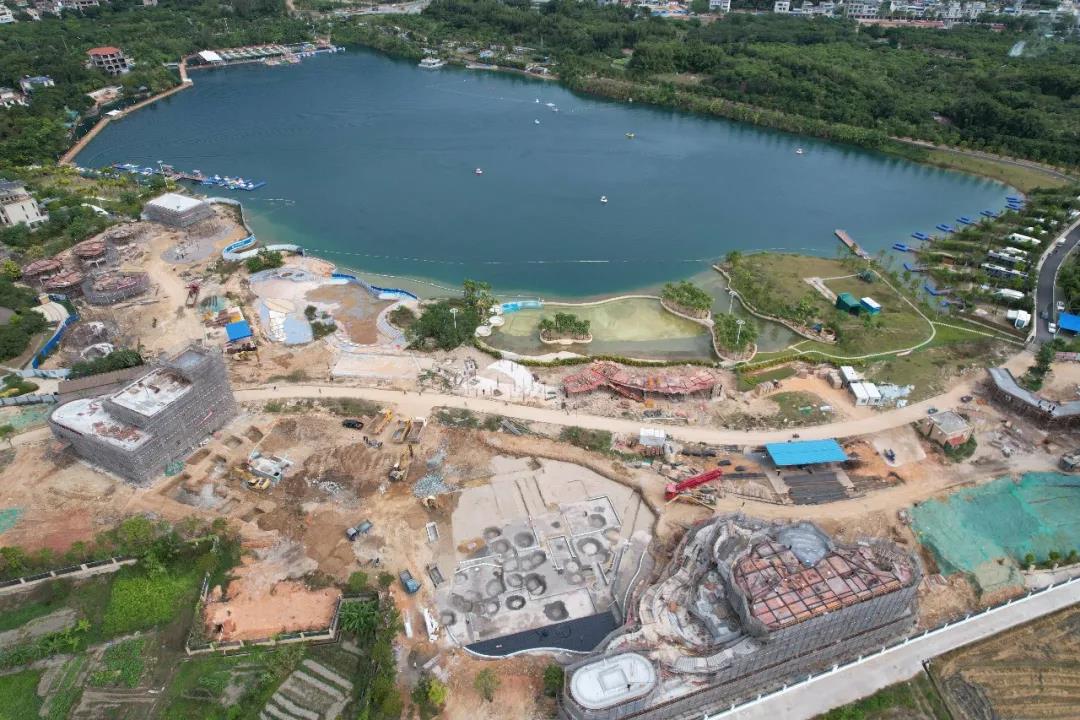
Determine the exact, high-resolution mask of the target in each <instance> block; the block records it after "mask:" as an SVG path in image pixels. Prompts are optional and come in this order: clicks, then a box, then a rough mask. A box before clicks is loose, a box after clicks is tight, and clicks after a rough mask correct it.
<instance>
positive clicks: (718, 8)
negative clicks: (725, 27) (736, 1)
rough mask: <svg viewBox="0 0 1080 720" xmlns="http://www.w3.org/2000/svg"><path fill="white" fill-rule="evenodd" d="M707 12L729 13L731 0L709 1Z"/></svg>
mask: <svg viewBox="0 0 1080 720" xmlns="http://www.w3.org/2000/svg"><path fill="white" fill-rule="evenodd" d="M709 12H720V13H726V12H731V0H709Z"/></svg>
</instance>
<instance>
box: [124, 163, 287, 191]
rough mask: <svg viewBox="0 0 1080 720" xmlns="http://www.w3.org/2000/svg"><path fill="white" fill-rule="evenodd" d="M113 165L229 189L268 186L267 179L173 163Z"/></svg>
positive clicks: (131, 170) (135, 171)
mask: <svg viewBox="0 0 1080 720" xmlns="http://www.w3.org/2000/svg"><path fill="white" fill-rule="evenodd" d="M112 167H113V169H114V170H119V171H120V172H125V173H128V174H129V175H142V176H143V177H151V176H153V175H161V176H162V177H166V178H168V179H170V180H187V181H188V182H195V183H199V184H200V185H203V186H206V187H222V188H225V189H227V190H247V191H248V192H251V191H253V190H258V189H259V188H261V187H265V186H266V181H265V180H245V179H244V178H242V177H229V176H228V175H204V174H203V173H201V172H199V171H198V170H193V171H191V172H187V171H185V170H177V169H176V168H174V167H173V166H172V165H162V166H161V167H159V168H155V167H139V166H138V165H135V164H133V163H113V165H112Z"/></svg>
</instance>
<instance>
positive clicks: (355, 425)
mask: <svg viewBox="0 0 1080 720" xmlns="http://www.w3.org/2000/svg"><path fill="white" fill-rule="evenodd" d="M341 427H345V428H349V429H350V430H363V429H364V423H362V422H361V421H359V420H342V421H341Z"/></svg>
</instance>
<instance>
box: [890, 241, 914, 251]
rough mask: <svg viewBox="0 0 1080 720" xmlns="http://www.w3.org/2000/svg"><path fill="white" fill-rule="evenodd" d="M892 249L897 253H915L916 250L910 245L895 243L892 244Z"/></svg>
mask: <svg viewBox="0 0 1080 720" xmlns="http://www.w3.org/2000/svg"><path fill="white" fill-rule="evenodd" d="M892 249H893V250H896V251H897V252H909V253H913V252H915V248H913V247H911V246H909V245H905V244H904V243H893V244H892Z"/></svg>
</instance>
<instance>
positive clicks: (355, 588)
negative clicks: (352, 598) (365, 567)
mask: <svg viewBox="0 0 1080 720" xmlns="http://www.w3.org/2000/svg"><path fill="white" fill-rule="evenodd" d="M367 588H368V576H367V573H366V572H361V571H359V570H357V571H356V572H354V573H353V574H352V575H349V580H348V582H347V583H346V589H348V591H349V593H350V594H352V595H355V594H357V593H359V592H363V591H364V590H367Z"/></svg>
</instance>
